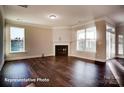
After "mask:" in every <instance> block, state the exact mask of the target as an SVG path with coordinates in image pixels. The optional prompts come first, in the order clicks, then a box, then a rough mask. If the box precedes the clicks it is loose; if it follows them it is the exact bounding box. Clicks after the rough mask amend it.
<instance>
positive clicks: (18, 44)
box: [10, 27, 25, 53]
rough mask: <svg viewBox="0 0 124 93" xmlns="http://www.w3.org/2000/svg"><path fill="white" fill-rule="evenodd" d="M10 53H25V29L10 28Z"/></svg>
mask: <svg viewBox="0 0 124 93" xmlns="http://www.w3.org/2000/svg"><path fill="white" fill-rule="evenodd" d="M10 52H11V53H14V52H25V29H24V28H19V27H10Z"/></svg>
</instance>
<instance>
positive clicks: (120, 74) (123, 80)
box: [108, 58, 124, 86]
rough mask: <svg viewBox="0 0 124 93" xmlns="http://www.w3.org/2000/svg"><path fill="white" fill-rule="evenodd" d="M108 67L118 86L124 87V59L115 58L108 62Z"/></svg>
mask: <svg viewBox="0 0 124 93" xmlns="http://www.w3.org/2000/svg"><path fill="white" fill-rule="evenodd" d="M108 63H109V67H110V69H111V71H112V73H113V74H114V76H115V78H116V80H117V81H118V83H119V85H120V86H124V59H123V58H115V59H111V60H109V61H108Z"/></svg>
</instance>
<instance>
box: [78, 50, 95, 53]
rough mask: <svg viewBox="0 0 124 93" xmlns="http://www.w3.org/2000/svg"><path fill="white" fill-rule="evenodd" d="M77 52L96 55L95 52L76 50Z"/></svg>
mask: <svg viewBox="0 0 124 93" xmlns="http://www.w3.org/2000/svg"><path fill="white" fill-rule="evenodd" d="M76 51H77V52H81V53H83V52H84V53H96V52H92V51H81V50H76Z"/></svg>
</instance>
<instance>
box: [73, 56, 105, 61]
mask: <svg viewBox="0 0 124 93" xmlns="http://www.w3.org/2000/svg"><path fill="white" fill-rule="evenodd" d="M71 56H73V57H78V58H83V59H87V60H88V59H89V60H93V61H99V62H106V60H103V59H97V58H89V57H81V56H75V55H71Z"/></svg>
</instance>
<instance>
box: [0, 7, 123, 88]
mask: <svg viewBox="0 0 124 93" xmlns="http://www.w3.org/2000/svg"><path fill="white" fill-rule="evenodd" d="M123 86H124V5H0V87H123Z"/></svg>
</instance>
